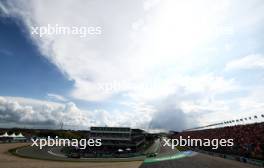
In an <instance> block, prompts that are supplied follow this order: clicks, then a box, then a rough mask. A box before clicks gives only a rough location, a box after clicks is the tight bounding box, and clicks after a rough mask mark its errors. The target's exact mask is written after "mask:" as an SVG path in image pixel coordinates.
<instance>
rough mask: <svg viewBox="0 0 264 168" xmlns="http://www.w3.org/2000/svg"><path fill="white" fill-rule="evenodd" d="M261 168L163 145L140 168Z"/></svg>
mask: <svg viewBox="0 0 264 168" xmlns="http://www.w3.org/2000/svg"><path fill="white" fill-rule="evenodd" d="M161 143H162V142H161ZM229 167H230V168H259V167H257V166H254V165H250V164H246V163H241V162H238V161H233V160H228V159H224V158H219V157H214V156H209V155H206V154H201V153H196V152H192V151H188V152H179V151H177V150H172V149H171V148H170V147H168V146H166V147H163V145H161V148H160V153H159V154H158V156H157V157H155V158H147V159H146V160H145V161H144V162H143V163H142V165H141V166H140V168H229Z"/></svg>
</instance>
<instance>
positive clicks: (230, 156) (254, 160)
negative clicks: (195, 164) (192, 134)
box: [193, 149, 264, 167]
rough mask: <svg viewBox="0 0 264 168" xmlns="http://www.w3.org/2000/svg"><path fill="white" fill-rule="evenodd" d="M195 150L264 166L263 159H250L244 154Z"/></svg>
mask: <svg viewBox="0 0 264 168" xmlns="http://www.w3.org/2000/svg"><path fill="white" fill-rule="evenodd" d="M193 150H194V151H196V152H200V153H204V154H208V155H211V156H217V157H221V158H226V159H230V160H236V161H239V162H243V163H248V164H252V165H256V166H260V167H264V161H262V160H257V159H250V158H246V157H243V156H236V155H227V154H221V153H214V152H208V151H203V150H200V149H193Z"/></svg>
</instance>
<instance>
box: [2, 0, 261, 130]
mask: <svg viewBox="0 0 264 168" xmlns="http://www.w3.org/2000/svg"><path fill="white" fill-rule="evenodd" d="M263 11H264V2H263V1H262V0H246V1H244V2H243V3H241V2H240V1H238V0H222V1H217V0H215V1H214V0H200V1H196V0H187V1H186V0H184V1H183V0H182V1H180V0H178V1H176V0H171V1H170V0H162V1H159V0H144V1H142V0H87V1H86V0H77V1H76V0H75V1H73V0H72V1H71V0H45V1H44V0H39V1H34V0H32V1H30V0H24V1H22V0H21V1H19V0H10V1H6V0H0V37H1V38H0V126H8V127H14V126H23V127H33V128H36V127H44V128H50V127H52V128H57V127H58V128H59V125H60V123H61V122H63V123H64V125H65V127H68V128H73V129H87V128H88V127H89V126H93V125H101V126H102V125H103V126H104V125H107V126H131V127H139V128H144V129H149V128H151V129H174V130H182V129H186V128H191V127H196V126H202V125H206V124H211V123H214V122H222V121H225V120H228V119H236V118H240V117H248V116H252V115H255V114H257V115H259V114H262V113H263V111H264V85H263V84H264V13H263ZM48 25H50V26H53V27H55V26H61V27H63V26H64V27H77V28H80V27H97V28H98V27H99V28H100V33H98V34H88V35H87V36H85V37H84V36H82V35H78V34H66V35H65V34H45V35H43V36H41V37H40V35H39V34H36V33H34V32H33V29H34V28H36V27H39V28H40V27H48Z"/></svg>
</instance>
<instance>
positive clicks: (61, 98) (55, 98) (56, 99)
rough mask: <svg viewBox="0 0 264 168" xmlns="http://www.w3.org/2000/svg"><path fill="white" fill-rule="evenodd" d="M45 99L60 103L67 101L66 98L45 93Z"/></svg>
mask: <svg viewBox="0 0 264 168" xmlns="http://www.w3.org/2000/svg"><path fill="white" fill-rule="evenodd" d="M47 98H48V99H50V100H53V101H61V102H66V101H68V99H67V98H65V97H63V96H61V95H58V94H54V93H47Z"/></svg>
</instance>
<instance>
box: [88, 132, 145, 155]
mask: <svg viewBox="0 0 264 168" xmlns="http://www.w3.org/2000/svg"><path fill="white" fill-rule="evenodd" d="M145 135H146V132H145V131H143V130H141V129H131V128H128V127H91V129H90V137H89V138H92V139H102V144H103V145H102V146H101V147H100V148H99V149H98V148H97V150H102V151H104V152H106V151H108V152H113V153H116V152H119V153H135V152H139V151H141V150H143V149H144V144H145Z"/></svg>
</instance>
